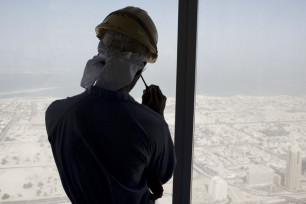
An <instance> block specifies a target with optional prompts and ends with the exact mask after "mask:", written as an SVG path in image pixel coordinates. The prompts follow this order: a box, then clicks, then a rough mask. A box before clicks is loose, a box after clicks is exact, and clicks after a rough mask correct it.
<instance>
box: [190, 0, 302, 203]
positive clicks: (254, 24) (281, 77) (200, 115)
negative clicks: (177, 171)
mask: <svg viewBox="0 0 306 204" xmlns="http://www.w3.org/2000/svg"><path fill="white" fill-rule="evenodd" d="M293 2H294V3H293ZM305 9H306V2H305V1H298V0H297V1H284V0H281V1H243V0H238V1H199V19H198V52H197V84H196V88H197V91H196V111H195V112H196V114H195V133H194V160H193V162H194V165H193V185H192V196H193V197H192V203H193V204H196V203H197V204H200V203H304V202H306V194H305V190H306V182H305V179H306V177H305V176H306V175H305V164H306V157H305V156H306V154H305V149H306V96H305V91H306V80H305V78H306V69H305V66H306V58H305V54H306V24H305V21H306V13H305Z"/></svg>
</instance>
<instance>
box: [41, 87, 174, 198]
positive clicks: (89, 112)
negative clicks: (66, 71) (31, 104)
mask: <svg viewBox="0 0 306 204" xmlns="http://www.w3.org/2000/svg"><path fill="white" fill-rule="evenodd" d="M46 127H47V132H48V136H49V141H50V143H51V146H52V151H53V154H54V158H55V161H56V164H57V167H58V170H59V173H60V177H61V180H62V183H63V186H64V189H65V191H66V193H67V195H68V196H69V198H70V200H71V201H72V202H73V203H133V204H136V203H149V202H150V201H149V200H148V199H149V198H148V197H149V194H150V192H149V189H148V186H147V179H146V176H145V173H144V172H146V171H148V172H150V173H152V174H154V175H156V176H158V177H159V178H160V179H161V180H162V183H165V182H167V181H168V180H169V179H170V178H171V176H172V173H173V169H174V166H175V156H174V150H173V143H172V140H171V137H170V134H169V129H168V126H167V124H166V122H165V121H164V119H163V118H162V117H161V116H160V115H158V114H157V113H155V112H154V111H152V110H150V109H149V108H147V107H145V106H144V105H140V104H138V103H137V102H135V101H134V100H133V98H132V97H131V96H130V95H129V94H128V93H127V92H115V91H107V90H104V89H101V88H97V87H92V88H91V90H90V91H87V92H84V93H83V94H80V95H78V96H75V97H72V98H68V99H65V100H60V101H55V102H54V103H52V104H51V105H50V107H49V108H48V110H47V112H46Z"/></svg>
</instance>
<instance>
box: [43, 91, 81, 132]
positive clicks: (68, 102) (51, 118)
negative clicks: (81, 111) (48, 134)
mask: <svg viewBox="0 0 306 204" xmlns="http://www.w3.org/2000/svg"><path fill="white" fill-rule="evenodd" d="M86 95H87V94H86V93H81V94H79V95H75V96H72V97H67V98H65V99H59V100H56V101H53V102H52V103H51V104H50V105H49V107H48V108H47V110H46V115H45V120H46V126H47V127H49V126H50V125H51V124H52V125H54V123H55V122H59V121H60V120H61V119H62V118H63V116H64V115H65V114H66V113H67V112H68V111H69V110H70V109H71V108H73V107H74V106H75V105H77V104H79V103H80V102H81V100H82V99H83V98H85V97H86Z"/></svg>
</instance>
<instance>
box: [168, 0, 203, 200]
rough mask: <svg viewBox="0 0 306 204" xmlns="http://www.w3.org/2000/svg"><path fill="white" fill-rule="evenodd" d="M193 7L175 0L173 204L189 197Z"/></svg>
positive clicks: (194, 2)
mask: <svg viewBox="0 0 306 204" xmlns="http://www.w3.org/2000/svg"><path fill="white" fill-rule="evenodd" d="M197 7H198V1H197V0H179V13H178V15H179V16H178V45H177V78H176V114H175V138H174V144H175V152H176V156H177V166H176V169H175V172H174V179H173V200H172V203H173V204H189V203H190V200H191V183H192V182H191V181H192V155H193V128H194V125H193V123H194V98H195V76H196V36H197V9H198V8H197Z"/></svg>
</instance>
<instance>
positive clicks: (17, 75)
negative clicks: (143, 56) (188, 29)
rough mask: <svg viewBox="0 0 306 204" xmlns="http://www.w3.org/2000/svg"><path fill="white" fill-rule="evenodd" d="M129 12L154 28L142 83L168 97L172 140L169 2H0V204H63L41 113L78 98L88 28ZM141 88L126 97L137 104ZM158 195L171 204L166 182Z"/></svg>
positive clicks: (93, 43)
mask: <svg viewBox="0 0 306 204" xmlns="http://www.w3.org/2000/svg"><path fill="white" fill-rule="evenodd" d="M129 5H133V6H136V7H140V8H142V9H144V10H146V11H147V12H148V14H149V15H150V16H151V18H152V19H153V21H154V22H155V24H156V27H157V30H158V34H159V40H158V41H159V42H158V50H159V57H158V60H157V62H156V63H155V64H148V65H147V66H146V71H145V72H144V73H143V76H144V78H145V80H146V83H147V84H148V85H150V84H156V85H159V86H160V88H161V90H162V91H163V93H164V95H166V96H167V97H168V105H167V107H166V110H165V119H166V120H167V122H168V124H169V127H170V131H171V133H172V135H173V132H174V130H173V129H174V111H175V101H174V96H175V91H174V90H175V80H169V78H171V79H175V70H176V43H177V2H176V1H167V2H163V1H157V2H155V3H154V4H153V3H152V2H142V1H128V2H122V1H117V0H115V1H110V2H108V3H106V2H105V1H89V2H87V1H73V2H72V1H70V0H46V1H39V0H37V1H36V0H33V1H25V0H1V1H0V26H1V32H0V113H1V114H0V115H1V116H0V203H1V202H13V201H24V200H30V201H31V200H38V201H37V202H38V203H40V201H41V202H48V203H69V200H68V198H67V197H66V194H65V193H64V191H63V188H62V185H61V181H60V179H59V175H58V172H57V168H56V166H55V163H54V160H53V156H52V152H51V148H50V145H49V142H48V140H47V135H46V130H45V121H44V120H45V119H44V114H45V110H46V108H47V107H48V105H49V104H50V103H51V102H52V101H54V100H56V99H59V98H66V97H67V96H73V95H76V94H79V93H81V92H83V91H84V89H82V88H81V87H80V80H81V77H82V75H83V71H84V67H85V64H86V62H87V60H89V59H91V58H92V57H93V56H94V55H96V54H97V45H98V39H97V38H96V36H95V30H94V28H95V26H96V25H98V24H99V23H101V22H102V21H103V19H104V18H105V16H106V15H107V14H109V13H110V12H112V11H114V10H117V9H119V8H123V7H126V6H129ZM160 5H164V6H160ZM144 88H145V86H144V85H143V83H142V82H141V81H139V82H138V84H137V85H136V87H135V88H134V90H133V91H132V92H131V95H132V96H133V97H134V98H135V99H136V100H138V101H141V95H142V91H143V90H144ZM164 188H165V192H164V197H163V198H162V199H160V202H161V203H171V201H172V182H171V181H170V182H168V183H167V184H166V185H165V186H164Z"/></svg>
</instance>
